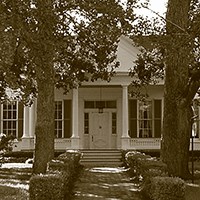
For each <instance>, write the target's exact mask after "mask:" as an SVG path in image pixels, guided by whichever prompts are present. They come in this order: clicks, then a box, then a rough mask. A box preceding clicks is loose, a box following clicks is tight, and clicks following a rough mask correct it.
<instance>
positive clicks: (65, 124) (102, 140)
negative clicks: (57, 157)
mask: <svg viewBox="0 0 200 200" xmlns="http://www.w3.org/2000/svg"><path fill="white" fill-rule="evenodd" d="M138 52H139V51H138V49H137V48H136V47H135V46H134V45H133V44H132V42H131V41H130V40H129V39H128V38H126V37H122V38H121V40H120V43H119V47H118V53H117V59H118V60H119V61H120V67H119V68H118V69H117V70H116V72H117V73H116V75H115V76H114V77H113V78H112V80H111V81H110V82H105V81H102V80H98V81H95V82H90V81H88V82H85V83H83V85H82V86H81V87H79V88H78V89H73V90H71V91H70V92H69V94H67V95H64V94H63V91H62V90H55V105H56V106H55V108H56V109H55V136H56V138H55V149H56V150H66V149H159V148H160V138H161V129H162V118H163V91H164V87H163V83H160V84H157V85H151V86H149V88H148V93H149V99H148V100H147V101H146V102H142V101H139V100H137V99H136V98H134V97H131V96H130V95H129V90H130V89H131V88H130V87H131V86H130V83H131V77H130V76H128V70H129V69H130V68H131V67H132V66H133V64H134V63H133V62H134V60H135V59H136V58H137V54H138ZM0 113H1V123H0V129H1V132H3V133H5V134H14V135H15V136H16V138H17V140H16V142H15V147H14V150H16V151H19V150H33V149H34V129H35V122H36V102H35V103H34V104H33V105H32V106H31V107H30V108H29V107H23V106H22V105H21V104H20V103H13V104H6V103H5V104H3V105H1V110H0ZM198 141H199V139H198V138H197V139H196V143H197V144H198ZM196 147H197V148H200V146H199V147H198V145H197V146H196Z"/></svg>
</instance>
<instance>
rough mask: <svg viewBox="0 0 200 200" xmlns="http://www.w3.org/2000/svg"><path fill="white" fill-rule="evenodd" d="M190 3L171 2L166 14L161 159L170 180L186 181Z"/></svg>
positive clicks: (188, 1) (188, 122)
mask: <svg viewBox="0 0 200 200" xmlns="http://www.w3.org/2000/svg"><path fill="white" fill-rule="evenodd" d="M189 7H190V0H185V1H182V0H170V1H169V3H168V10H167V15H166V17H167V26H166V27H167V35H168V41H169V43H168V45H167V47H166V49H167V50H166V78H165V89H164V122H163V137H162V146H161V157H162V159H163V161H164V162H165V163H166V164H167V167H168V171H169V173H170V175H172V176H178V177H181V178H188V176H189V174H190V173H189V168H188V161H189V144H190V125H191V112H190V108H191V107H190V105H191V99H188V93H187V92H188V90H187V89H188V88H187V86H188V83H189V80H190V79H189V62H190V57H189V55H190V52H191V48H190V46H189V44H188V41H187V40H188V35H187V33H186V31H184V30H186V29H187V27H188V11H189Z"/></svg>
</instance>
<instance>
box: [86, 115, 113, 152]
mask: <svg viewBox="0 0 200 200" xmlns="http://www.w3.org/2000/svg"><path fill="white" fill-rule="evenodd" d="M89 134H90V148H91V149H108V148H109V143H110V131H109V113H106V112H105V113H90V129H89Z"/></svg>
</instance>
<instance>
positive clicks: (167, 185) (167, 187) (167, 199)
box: [149, 177, 185, 200]
mask: <svg viewBox="0 0 200 200" xmlns="http://www.w3.org/2000/svg"><path fill="white" fill-rule="evenodd" d="M150 182H151V183H150V187H149V196H150V198H151V199H153V200H184V199H185V183H184V181H183V180H182V179H180V178H173V177H152V178H151V180H150Z"/></svg>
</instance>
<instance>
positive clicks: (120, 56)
mask: <svg viewBox="0 0 200 200" xmlns="http://www.w3.org/2000/svg"><path fill="white" fill-rule="evenodd" d="M139 52H140V51H139V48H138V47H136V46H135V45H134V43H133V41H132V40H131V39H129V38H128V37H126V36H121V38H120V42H119V45H118V49H117V61H119V62H120V66H119V68H117V69H116V72H128V71H129V69H130V68H132V67H133V66H134V61H135V60H136V59H137V55H138V53H139Z"/></svg>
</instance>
